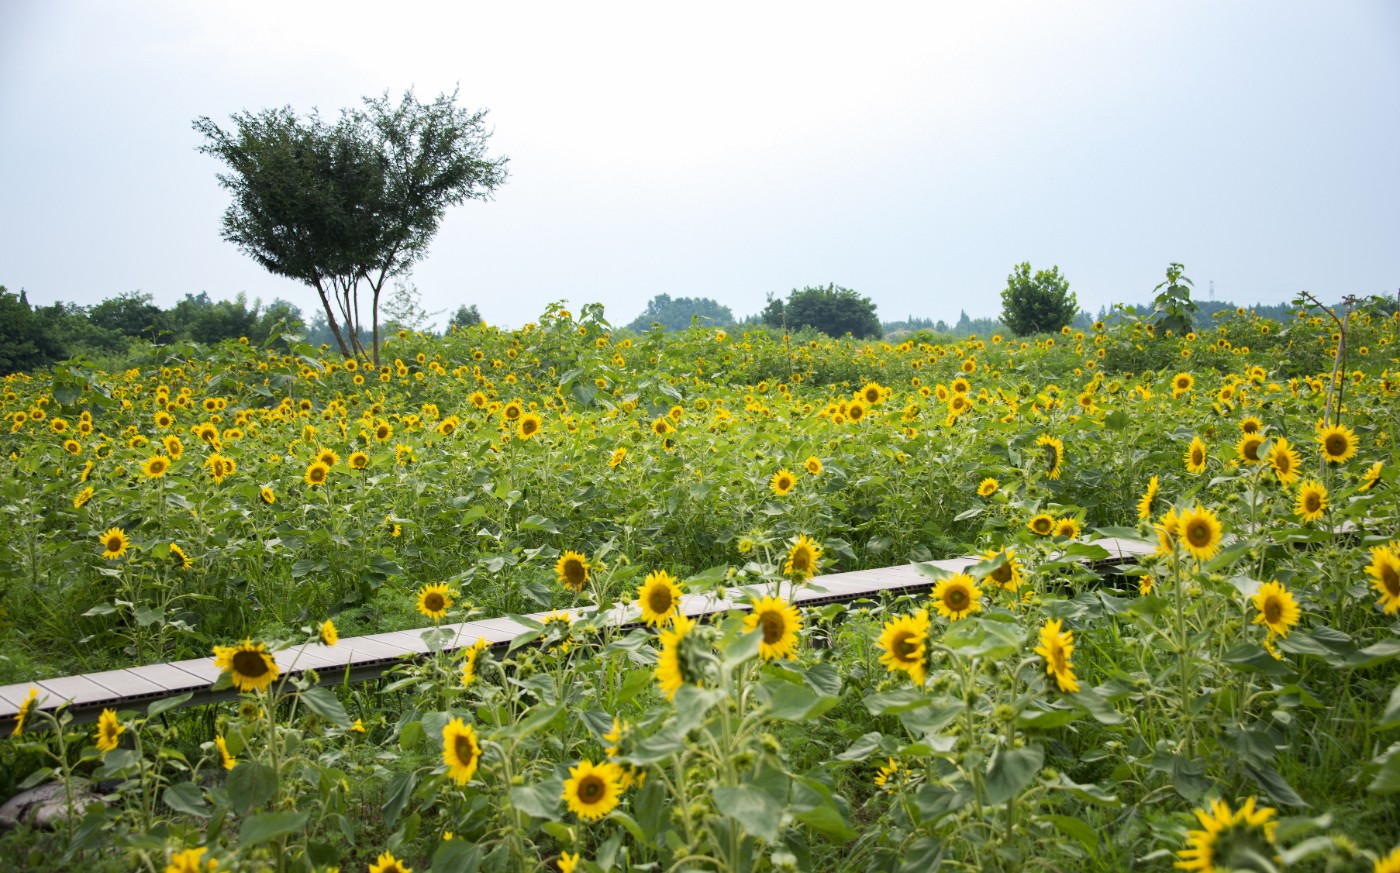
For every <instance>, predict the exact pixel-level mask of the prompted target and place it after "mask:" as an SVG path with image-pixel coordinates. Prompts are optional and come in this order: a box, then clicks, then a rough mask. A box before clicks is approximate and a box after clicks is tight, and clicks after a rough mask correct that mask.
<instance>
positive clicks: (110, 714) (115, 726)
mask: <svg viewBox="0 0 1400 873" xmlns="http://www.w3.org/2000/svg"><path fill="white" fill-rule="evenodd" d="M124 730H126V727H125V726H124V725H123V724H122V723H121V722H119V721H117V714H116V712H114V711H112V710H110V709H104V710H102V714H101V715H99V716H98V717H97V738H96V740H95V742H96V743H97V750H98V751H100V752H101V753H102V754H104V755H106V754H107V753H108V752H110V751H112V750H113V749H115V748H116V747H117V738H118V737H120V736H121V735H122V731H124Z"/></svg>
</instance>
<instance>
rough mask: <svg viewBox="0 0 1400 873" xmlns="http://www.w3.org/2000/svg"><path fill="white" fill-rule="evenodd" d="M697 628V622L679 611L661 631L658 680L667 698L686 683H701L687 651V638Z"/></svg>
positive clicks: (669, 698) (657, 670) (672, 695)
mask: <svg viewBox="0 0 1400 873" xmlns="http://www.w3.org/2000/svg"><path fill="white" fill-rule="evenodd" d="M694 629H695V622H694V621H692V620H691V619H689V618H686V617H685V616H684V615H682V614H680V613H677V614H676V617H675V618H673V619H672V620H671V626H670V627H669V628H664V629H662V631H661V636H660V640H661V652H660V653H659V654H658V655H657V657H656V682H657V684H658V685H660V686H661V691H662V692H663V693H664V694H665V695H666V699H667V700H671V699H672V698H674V697H675V696H676V692H677V691H679V690H680V687H681V686H682V685H685V684H691V685H700V684H701V682H700V677H699V676H696V675H694V674H693V672H692V671H691V668H690V663H689V659H688V658H687V657H686V652H684V651H682V649H684V648H685V647H686V645H687V641H686V638H687V637H689V636H690V633H691V631H693V630H694Z"/></svg>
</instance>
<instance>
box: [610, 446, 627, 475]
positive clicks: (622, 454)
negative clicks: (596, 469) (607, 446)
mask: <svg viewBox="0 0 1400 873" xmlns="http://www.w3.org/2000/svg"><path fill="white" fill-rule="evenodd" d="M626 458H627V449H626V448H624V447H622V446H618V447H617V448H615V449H613V453H612V456H611V457H610V458H608V466H609V467H610V468H612V469H614V470H615V469H617V468H618V467H619V466H621V464H622V462H623V461H624V460H625V459H626Z"/></svg>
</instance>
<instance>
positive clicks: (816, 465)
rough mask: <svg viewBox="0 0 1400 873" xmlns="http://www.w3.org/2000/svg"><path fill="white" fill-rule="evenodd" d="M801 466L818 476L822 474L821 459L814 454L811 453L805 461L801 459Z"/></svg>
mask: <svg viewBox="0 0 1400 873" xmlns="http://www.w3.org/2000/svg"><path fill="white" fill-rule="evenodd" d="M802 466H803V467H804V468H805V469H806V470H807V472H808V473H810V474H811V475H813V476H820V475H821V474H822V459H821V458H818V457H817V456H816V455H812V456H811V457H810V458H808V459H807V460H806V461H803V462H802Z"/></svg>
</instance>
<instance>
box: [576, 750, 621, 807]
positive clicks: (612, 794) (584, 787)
mask: <svg viewBox="0 0 1400 873" xmlns="http://www.w3.org/2000/svg"><path fill="white" fill-rule="evenodd" d="M621 777H622V774H621V772H619V770H618V767H617V765H616V764H614V763H612V762H610V761H605V762H603V763H601V764H596V765H595V764H594V763H593V762H592V761H589V760H588V759H587V758H585V759H583V760H582V761H579V762H578V765H577V766H574V767H570V768H569V779H568V781H566V782H565V783H564V802H565V803H567V804H568V806H569V811H570V812H572V813H574V814H575V815H577V816H578V817H579V818H581V819H584V820H585V821H597V820H598V819H600V818H602V817H603V816H605V815H607V814H608V813H610V812H612V811H613V808H614V807H616V806H617V803H618V801H619V800H621V799H622V786H621V785H620V784H619V782H620V780H621Z"/></svg>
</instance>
